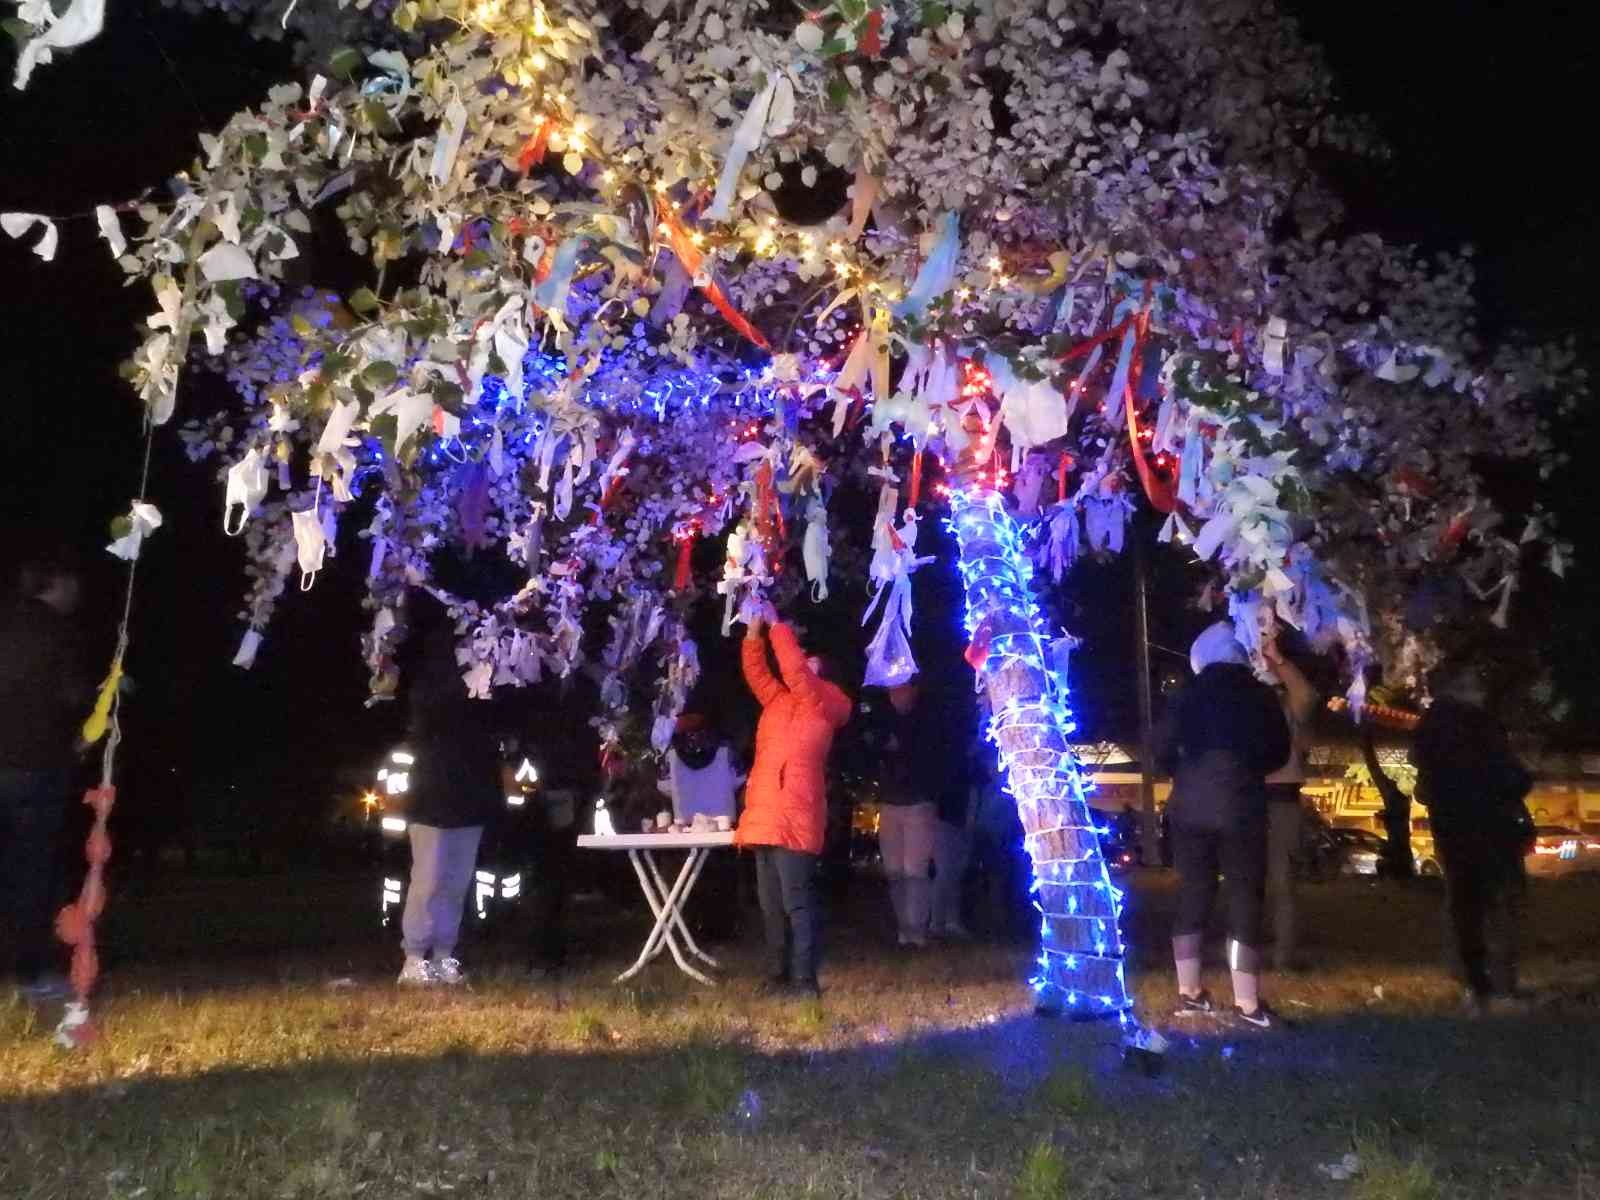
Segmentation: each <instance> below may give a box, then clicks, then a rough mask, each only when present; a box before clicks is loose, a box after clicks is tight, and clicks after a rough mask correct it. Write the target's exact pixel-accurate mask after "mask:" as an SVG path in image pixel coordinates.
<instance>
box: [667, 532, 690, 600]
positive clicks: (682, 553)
mask: <svg viewBox="0 0 1600 1200" xmlns="http://www.w3.org/2000/svg"><path fill="white" fill-rule="evenodd" d="M673 536H674V540H675V541H676V542H677V543H678V562H677V566H676V567H675V568H674V570H673V572H672V590H673V591H675V592H681V591H683V590H684V589H686V588H687V587H688V586H689V584H690V582H691V581H692V580H693V578H694V575H693V569H692V567H693V563H692V556H693V553H694V538H695V531H694V529H693V528H692V527H691V528H689V529H686V530H684V531H683V532H682V533H678V534H675V535H673Z"/></svg>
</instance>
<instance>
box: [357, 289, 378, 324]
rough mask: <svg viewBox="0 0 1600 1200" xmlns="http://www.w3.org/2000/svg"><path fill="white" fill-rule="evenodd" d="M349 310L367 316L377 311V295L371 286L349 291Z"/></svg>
mask: <svg viewBox="0 0 1600 1200" xmlns="http://www.w3.org/2000/svg"><path fill="white" fill-rule="evenodd" d="M350 311H351V312H354V313H357V314H358V315H360V316H363V317H365V316H368V315H369V314H371V313H375V312H377V311H378V295H377V293H376V292H374V291H373V290H372V289H371V288H357V289H356V290H355V291H353V292H351V293H350Z"/></svg>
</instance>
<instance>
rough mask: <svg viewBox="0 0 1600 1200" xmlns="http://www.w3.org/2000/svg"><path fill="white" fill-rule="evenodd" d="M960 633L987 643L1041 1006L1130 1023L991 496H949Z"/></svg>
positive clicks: (1057, 729) (1031, 604) (1030, 602)
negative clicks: (1028, 865)
mask: <svg viewBox="0 0 1600 1200" xmlns="http://www.w3.org/2000/svg"><path fill="white" fill-rule="evenodd" d="M950 505H951V514H952V517H951V525H952V527H953V529H954V532H955V535H956V542H957V544H958V546H959V547H960V571H961V581H962V586H963V589H964V591H965V596H966V616H965V624H966V630H967V636H968V638H969V639H972V638H975V637H978V638H982V639H985V640H986V641H987V644H988V657H987V658H986V659H985V661H984V662H983V664H982V665H981V666H980V667H979V668H978V674H979V679H980V681H981V682H982V684H983V686H984V689H985V691H986V692H987V694H988V697H989V702H990V709H991V711H992V713H993V716H992V717H991V718H990V721H989V740H990V741H991V742H993V743H994V744H995V746H996V747H997V748H998V751H999V759H1000V768H1001V771H1002V772H1003V773H1004V775H1005V779H1006V785H1005V790H1006V792H1007V794H1009V795H1010V796H1012V797H1013V798H1014V799H1015V800H1016V803H1017V812H1018V814H1019V816H1020V817H1021V819H1022V828H1023V832H1024V845H1025V846H1026V848H1027V851H1028V857H1029V859H1030V860H1031V862H1032V864H1033V887H1032V893H1033V897H1034V907H1035V908H1036V909H1038V911H1039V914H1040V926H1039V934H1040V936H1039V957H1038V959H1037V962H1036V968H1037V969H1036V971H1035V974H1034V976H1033V978H1032V979H1031V980H1030V981H1029V982H1030V983H1031V985H1032V987H1033V989H1034V991H1035V993H1036V994H1037V996H1038V1003H1039V1006H1040V1007H1041V1009H1045V1010H1048V1011H1060V1012H1065V1013H1068V1014H1074V1015H1082V1016H1113V1015H1114V1016H1116V1017H1117V1018H1118V1020H1119V1021H1121V1022H1122V1023H1123V1024H1125V1025H1126V1024H1130V1023H1131V1022H1132V1013H1131V1009H1132V1007H1133V1001H1132V999H1131V998H1130V997H1129V995H1128V987H1127V981H1126V978H1125V976H1124V974H1123V954H1124V948H1123V942H1122V926H1121V918H1122V891H1121V889H1119V888H1118V887H1117V886H1116V885H1115V884H1113V883H1112V882H1111V876H1110V874H1109V872H1108V871H1107V870H1106V863H1105V857H1104V855H1103V854H1102V853H1101V848H1100V837H1101V835H1102V833H1104V832H1105V831H1104V830H1103V829H1101V828H1100V827H1099V826H1098V825H1097V824H1096V823H1095V814H1094V810H1093V809H1092V808H1090V806H1089V803H1088V799H1087V796H1088V793H1089V791H1090V790H1091V788H1092V786H1093V785H1092V784H1090V783H1088V782H1087V781H1085V779H1084V777H1083V773H1082V771H1081V770H1080V768H1079V764H1078V760H1077V758H1076V756H1075V755H1074V754H1073V752H1072V741H1071V739H1072V734H1073V733H1074V732H1075V731H1076V729H1077V724H1076V722H1075V721H1074V719H1073V716H1072V709H1071V706H1070V703H1069V700H1068V692H1067V683H1066V680H1065V679H1063V678H1061V677H1060V676H1059V675H1058V674H1057V673H1056V672H1055V671H1054V670H1052V669H1051V667H1050V656H1049V653H1048V647H1049V641H1050V639H1049V637H1048V635H1047V633H1046V631H1045V627H1044V623H1043V621H1042V619H1041V617H1040V614H1039V606H1038V604H1037V603H1036V602H1035V601H1034V599H1033V592H1032V584H1033V564H1032V563H1031V562H1030V561H1029V559H1028V557H1027V555H1026V554H1025V553H1024V552H1023V547H1022V542H1021V538H1020V536H1019V534H1018V529H1017V524H1016V522H1015V521H1013V520H1012V518H1011V516H1010V514H1008V513H1007V512H1006V510H1005V505H1004V502H1003V501H1002V500H1001V498H1000V496H999V495H998V494H997V493H995V492H993V491H990V490H987V489H973V490H970V491H952V492H951V495H950Z"/></svg>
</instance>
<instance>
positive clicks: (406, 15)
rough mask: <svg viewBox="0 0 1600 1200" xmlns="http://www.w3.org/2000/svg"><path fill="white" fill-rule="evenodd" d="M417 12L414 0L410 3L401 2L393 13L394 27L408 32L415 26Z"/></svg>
mask: <svg viewBox="0 0 1600 1200" xmlns="http://www.w3.org/2000/svg"><path fill="white" fill-rule="evenodd" d="M418 14H419V10H418V7H417V5H416V3H415V2H414V0H413V2H412V3H409V4H402V5H401V6H400V7H399V8H398V9H397V10H396V11H395V14H394V24H395V28H396V29H399V30H400V31H401V32H403V33H410V32H411V31H412V30H413V29H415V28H416V27H417V16H418Z"/></svg>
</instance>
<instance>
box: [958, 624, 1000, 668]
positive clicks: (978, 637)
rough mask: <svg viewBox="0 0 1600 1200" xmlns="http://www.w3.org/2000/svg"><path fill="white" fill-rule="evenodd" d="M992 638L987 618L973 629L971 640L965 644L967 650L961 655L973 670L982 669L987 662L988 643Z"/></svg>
mask: <svg viewBox="0 0 1600 1200" xmlns="http://www.w3.org/2000/svg"><path fill="white" fill-rule="evenodd" d="M992 639H993V634H992V633H991V631H990V628H989V622H988V621H987V620H985V621H984V622H983V624H981V625H979V626H978V628H977V629H975V630H974V631H973V633H972V641H971V642H969V643H968V644H967V652H966V654H965V655H963V657H964V658H965V659H966V660H967V665H968V666H969V667H971V668H972V669H973V670H974V671H982V670H983V668H984V667H985V666H986V665H987V664H988V662H989V643H990V641H991V640H992Z"/></svg>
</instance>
